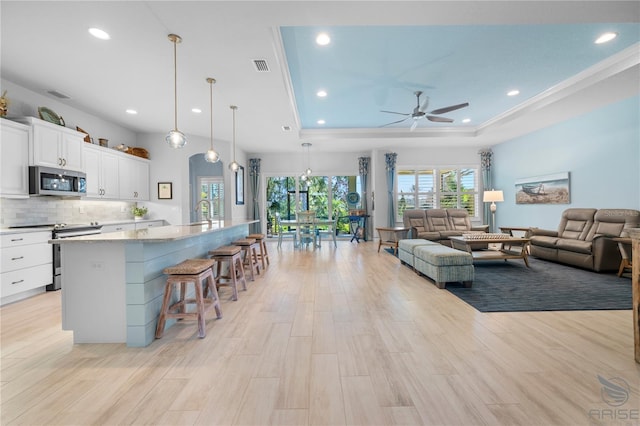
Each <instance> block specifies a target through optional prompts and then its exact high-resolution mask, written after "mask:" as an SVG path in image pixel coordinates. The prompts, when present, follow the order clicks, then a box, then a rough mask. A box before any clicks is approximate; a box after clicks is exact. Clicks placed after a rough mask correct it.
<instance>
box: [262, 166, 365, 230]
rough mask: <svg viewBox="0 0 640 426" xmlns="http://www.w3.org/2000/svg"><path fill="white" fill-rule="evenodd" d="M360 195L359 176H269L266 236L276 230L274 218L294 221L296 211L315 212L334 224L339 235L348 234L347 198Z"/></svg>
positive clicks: (267, 183) (348, 207) (267, 184)
mask: <svg viewBox="0 0 640 426" xmlns="http://www.w3.org/2000/svg"><path fill="white" fill-rule="evenodd" d="M349 192H358V193H360V178H359V176H310V177H308V178H307V179H306V180H304V181H303V180H301V179H299V178H298V177H297V176H272V177H267V181H266V198H265V199H266V200H267V202H266V208H267V214H266V217H267V235H273V234H274V232H275V229H276V226H275V223H276V216H277V215H279V216H280V218H281V219H293V218H295V212H296V211H299V210H314V211H315V212H316V216H317V217H318V218H322V219H328V218H334V219H336V220H337V228H338V235H340V234H344V235H347V234H349V209H350V208H359V207H360V206H349V205H348V204H347V194H348V193H349Z"/></svg>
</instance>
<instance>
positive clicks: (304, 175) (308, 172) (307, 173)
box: [300, 142, 313, 181]
mask: <svg viewBox="0 0 640 426" xmlns="http://www.w3.org/2000/svg"><path fill="white" fill-rule="evenodd" d="M302 146H303V147H305V148H307V170H305V171H304V172H303V173H302V174H301V175H300V179H302V180H303V181H306V180H307V179H308V178H309V177H310V176H311V173H313V172H312V171H311V163H310V159H309V148H310V147H311V143H309V142H303V143H302Z"/></svg>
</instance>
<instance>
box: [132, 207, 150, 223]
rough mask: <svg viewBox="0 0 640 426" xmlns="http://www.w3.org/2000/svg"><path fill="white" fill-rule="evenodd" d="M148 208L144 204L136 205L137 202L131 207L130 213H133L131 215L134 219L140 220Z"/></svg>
mask: <svg viewBox="0 0 640 426" xmlns="http://www.w3.org/2000/svg"><path fill="white" fill-rule="evenodd" d="M148 211H149V209H147V208H146V207H144V206H138V205H137V204H136V205H134V206H133V207H131V213H133V217H134V219H135V220H142V219H143V218H144V215H146V214H147V212H148Z"/></svg>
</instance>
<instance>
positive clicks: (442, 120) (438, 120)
mask: <svg viewBox="0 0 640 426" xmlns="http://www.w3.org/2000/svg"><path fill="white" fill-rule="evenodd" d="M427 120H429V121H435V122H436V123H453V118H447V117H435V116H433V115H427Z"/></svg>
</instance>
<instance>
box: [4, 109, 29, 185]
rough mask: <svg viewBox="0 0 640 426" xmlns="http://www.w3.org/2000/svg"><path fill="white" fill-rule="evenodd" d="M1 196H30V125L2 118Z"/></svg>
mask: <svg viewBox="0 0 640 426" xmlns="http://www.w3.org/2000/svg"><path fill="white" fill-rule="evenodd" d="M0 126H1V127H0V129H1V132H2V134H1V137H0V160H1V164H0V166H1V167H2V169H0V197H7V198H24V197H28V196H29V132H30V131H31V129H30V128H29V127H28V126H25V125H24V124H20V123H14V122H13V121H10V120H6V119H3V120H0Z"/></svg>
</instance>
